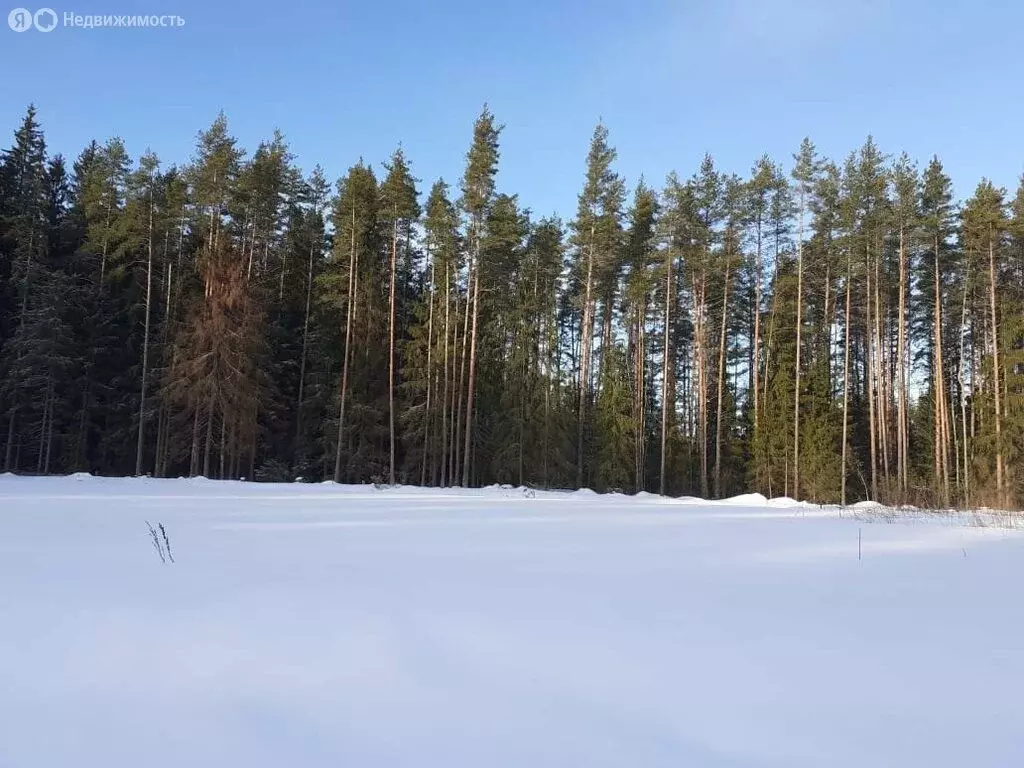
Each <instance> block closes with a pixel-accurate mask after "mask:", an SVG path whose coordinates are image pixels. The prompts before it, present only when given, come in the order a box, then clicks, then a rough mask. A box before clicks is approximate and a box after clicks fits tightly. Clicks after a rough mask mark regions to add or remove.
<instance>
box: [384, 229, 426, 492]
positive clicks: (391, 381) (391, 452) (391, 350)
mask: <svg viewBox="0 0 1024 768" xmlns="http://www.w3.org/2000/svg"><path fill="white" fill-rule="evenodd" d="M397 261H398V215H397V211H396V212H395V221H394V225H393V227H392V230H391V279H390V296H389V298H388V483H390V484H391V485H394V484H395V280H396V279H397V276H398V265H397ZM428 376H429V372H428ZM427 386H428V387H429V386H430V385H429V383H428V385H427ZM428 392H429V389H428ZM428 399H429V395H428ZM425 449H426V446H424V450H425ZM425 467H426V464H424V468H425Z"/></svg>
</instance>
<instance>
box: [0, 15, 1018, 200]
mask: <svg viewBox="0 0 1024 768" xmlns="http://www.w3.org/2000/svg"><path fill="white" fill-rule="evenodd" d="M50 2H51V3H52V5H51V7H53V8H54V10H56V11H57V12H58V15H63V13H64V12H65V11H72V12H74V13H77V14H94V13H95V14H136V13H145V14H178V15H180V16H182V17H183V18H184V19H185V20H186V24H185V26H184V27H183V28H172V29H100V30H98V29H90V30H84V29H68V28H61V27H58V28H57V29H56V30H54V31H53V32H51V33H48V34H42V33H39V32H36V31H30V32H26V33H22V34H17V33H14V32H12V31H11V30H9V29H8V28H7V27H6V26H4V27H2V28H0V71H3V73H4V76H3V85H2V86H0V131H2V133H3V134H4V138H3V140H2V141H0V146H6V145H8V144H9V138H8V137H9V136H10V134H11V132H12V131H13V130H14V128H15V127H16V125H17V123H18V122H19V120H20V119H21V117H22V115H23V112H24V109H25V106H26V105H27V104H28V103H29V102H35V104H36V105H37V107H38V108H39V112H40V117H41V120H42V121H43V125H44V128H45V130H46V135H47V140H48V142H49V145H50V147H51V150H52V151H55V152H57V151H59V152H63V153H64V154H66V155H68V156H74V155H76V154H77V153H78V151H79V150H80V149H81V147H82V146H83V145H84V144H85V143H86V142H87V141H88V140H89V139H91V138H94V137H95V138H97V139H101V140H102V139H104V138H106V137H108V136H111V135H115V134H116V135H120V136H123V137H124V138H125V140H126V141H127V144H128V148H129V150H130V151H131V152H132V153H133V155H136V156H137V155H138V154H139V153H141V152H142V151H144V150H145V149H147V148H152V149H153V150H154V151H156V152H157V153H158V154H159V155H160V157H161V159H162V160H163V161H164V162H165V163H170V162H179V163H180V162H184V161H187V160H188V159H189V158H190V157H191V154H192V150H193V146H194V140H195V136H196V133H197V132H198V131H199V130H200V129H202V128H204V127H206V126H207V125H208V124H209V123H210V122H211V121H212V119H213V118H214V117H215V115H216V113H217V111H218V110H219V109H224V111H225V112H226V114H227V116H228V119H229V123H230V125H231V128H232V131H233V133H234V134H235V135H236V136H237V137H238V139H239V141H240V143H241V145H242V146H244V147H246V148H248V149H249V150H250V151H251V150H252V149H254V148H255V146H256V144H257V143H258V142H259V140H260V139H261V138H265V137H267V136H269V135H270V133H271V132H272V130H273V129H274V128H275V127H277V128H280V129H281V130H282V131H283V132H284V134H285V135H286V137H287V139H288V141H289V143H290V145H291V147H292V150H293V152H294V153H295V155H296V156H297V160H298V162H299V164H300V165H301V167H302V168H303V169H305V170H309V169H310V168H311V167H312V166H313V164H314V163H316V162H320V163H321V164H322V165H324V167H325V169H326V170H327V172H328V175H329V177H330V178H331V179H332V180H334V179H335V178H337V176H338V175H340V174H341V173H343V172H344V170H345V169H346V168H347V167H348V166H349V165H351V164H352V163H353V162H355V161H357V160H358V159H359V158H360V157H363V158H365V159H366V160H367V161H370V162H373V163H375V164H376V163H379V162H380V161H382V160H384V159H386V157H387V156H388V155H389V153H390V152H391V151H392V150H393V149H394V147H395V146H396V145H398V143H399V142H401V143H402V145H403V147H404V148H405V150H406V153H407V155H408V156H409V158H410V160H411V162H412V164H413V170H414V172H415V174H416V175H417V176H418V177H419V178H420V179H422V183H421V185H420V186H421V190H425V189H426V188H427V187H428V186H429V184H430V182H431V181H432V180H433V179H435V178H436V177H438V176H444V177H445V179H446V180H448V181H449V182H451V183H455V182H457V180H458V177H459V175H460V174H461V172H462V165H463V157H464V154H465V151H466V149H467V147H468V144H469V141H470V137H471V128H472V122H473V119H474V118H475V116H476V115H477V113H478V112H479V111H480V108H481V106H482V105H483V103H484V102H487V103H489V104H490V106H491V108H492V110H493V111H494V112H495V114H496V116H497V117H498V119H499V121H501V122H502V123H504V124H505V131H504V133H503V134H502V146H501V149H502V157H501V167H500V172H499V179H498V185H499V188H500V189H501V190H502V191H505V192H511V193H518V194H519V195H520V199H521V201H522V203H523V204H524V205H527V206H529V207H530V208H531V209H533V210H534V211H535V212H536V213H538V214H546V213H552V212H556V213H559V214H561V215H563V216H564V217H566V218H568V217H571V216H572V214H573V212H574V210H575V201H576V194H577V192H578V190H579V188H580V186H581V184H582V176H583V163H584V158H585V155H586V150H587V144H588V141H589V138H590V135H591V132H592V130H593V127H594V124H595V122H596V121H597V120H598V118H602V119H603V120H604V122H605V123H606V124H607V125H608V127H609V130H610V132H611V140H612V143H613V144H614V145H615V146H616V148H617V149H618V151H619V163H618V168H619V170H620V172H621V173H622V174H623V175H624V176H625V177H626V178H627V180H628V181H629V183H630V184H631V185H632V184H633V183H635V181H636V180H637V178H638V177H639V176H640V174H644V175H645V176H646V178H647V180H648V181H649V182H651V183H654V184H656V185H660V184H661V182H662V180H663V179H664V176H665V174H666V173H667V172H668V171H669V170H672V169H676V170H678V171H679V173H680V174H682V175H684V176H688V175H689V174H691V173H692V172H693V171H694V169H695V168H696V167H697V165H698V163H699V161H700V158H701V156H702V155H703V154H704V153H705V152H710V153H712V155H713V156H714V157H715V159H716V162H717V163H718V165H719V166H720V167H721V168H723V169H724V170H728V171H735V172H738V173H745V172H746V171H747V170H748V169H749V168H750V166H751V165H752V164H753V162H754V161H755V160H756V159H757V158H758V157H759V156H760V155H761V154H762V153H765V152H767V153H769V154H770V155H771V156H772V157H774V158H775V159H776V160H780V161H785V162H786V163H787V164H788V163H789V160H790V157H791V155H792V153H793V152H794V151H795V150H796V148H797V146H798V144H799V142H800V139H801V138H802V137H803V136H805V135H809V136H810V137H811V138H812V139H813V140H814V141H815V143H816V144H817V145H818V147H819V149H820V150H821V151H822V152H823V153H824V154H827V155H829V156H833V157H836V158H837V159H839V158H841V157H842V156H843V155H844V154H845V153H846V152H848V151H849V150H851V149H853V148H855V147H857V146H859V145H860V143H861V142H862V141H863V139H864V138H865V136H866V135H867V134H868V133H872V134H874V136H875V137H876V139H877V140H878V142H879V144H880V145H881V147H882V149H883V150H884V151H886V152H888V153H893V154H896V153H898V152H900V151H902V150H906V151H907V152H909V153H910V154H911V155H912V156H913V157H915V158H916V159H918V160H919V161H921V162H922V163H923V162H924V161H926V160H927V159H928V158H929V157H930V156H931V155H932V154H933V153H934V154H938V155H939V156H940V158H941V159H942V160H943V162H944V163H945V165H946V168H947V170H948V171H949V173H950V174H951V175H952V177H953V180H954V183H955V184H956V188H957V194H958V196H961V197H962V196H966V195H969V194H970V192H971V191H972V189H973V186H974V184H975V183H976V182H977V181H978V180H979V179H980V177H981V176H983V175H985V176H988V177H990V178H992V179H993V180H994V181H996V183H998V184H1002V185H1005V186H1008V187H1010V188H1014V187H1015V186H1016V184H1017V180H1018V178H1019V176H1020V173H1021V172H1022V171H1024V141H1022V138H1024V131H1022V127H1024V100H1022V99H1021V98H1020V93H1021V86H1022V84H1024V53H1022V52H1021V48H1020V39H1019V35H1020V30H1021V29H1022V28H1024V3H1020V2H1015V1H1014V0H1006V1H1005V2H1004V1H1002V0H998V1H997V0H988V1H986V0H981V2H974V3H971V2H967V1H966V0H931V1H930V2H929V1H926V0H910V1H907V2H899V1H898V0H892V2H883V1H882V0H859V1H858V2H856V3H851V2H828V1H827V0H717V1H710V0H709V1H708V2H681V1H678V0H677V2H669V1H668V0H632V1H631V2H625V1H621V0H620V2H611V1H610V0H542V1H539V2H522V1H520V2H511V0H474V1H472V2H471V1H470V0H431V1H427V0H377V1H376V2H374V1H373V0H362V1H361V2H351V1H350V0H341V1H340V2H333V3H330V2H305V1H303V0H295V1H293V2H289V3H271V2H267V0H253V1H252V2H245V3H243V2H240V1H239V0H229V1H228V2H220V3H212V2H200V1H199V0H145V1H144V2H140V1H139V0H77V2H76V3H75V5H73V6H70V5H68V6H65V5H61V4H60V3H59V2H58V0H50ZM8 4H9V5H11V6H12V7H13V5H14V3H13V2H9V3H8ZM19 4H20V3H19ZM26 4H27V3H26ZM30 7H31V9H32V10H35V5H34V4H33V5H32V6H30ZM6 10H9V9H5V13H4V14H3V15H4V16H6ZM378 167H379V166H378Z"/></svg>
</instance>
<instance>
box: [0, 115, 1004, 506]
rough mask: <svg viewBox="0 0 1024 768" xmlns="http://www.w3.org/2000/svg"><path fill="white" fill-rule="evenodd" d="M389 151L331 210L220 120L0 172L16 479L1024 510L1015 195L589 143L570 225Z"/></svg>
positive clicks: (874, 151) (269, 146)
mask: <svg viewBox="0 0 1024 768" xmlns="http://www.w3.org/2000/svg"><path fill="white" fill-rule="evenodd" d="M501 132H502V126H500V125H499V124H498V122H497V121H496V119H495V117H494V115H493V114H492V113H491V112H490V111H489V110H488V109H487V108H486V107H485V108H484V110H483V111H482V113H481V114H480V115H479V117H478V118H477V119H476V121H475V124H474V125H473V130H472V135H471V136H467V139H469V150H468V152H467V154H466V160H465V166H464V169H463V170H462V175H461V177H460V178H459V179H458V182H457V183H455V184H452V185H450V184H448V183H447V182H445V181H444V180H443V179H438V180H437V181H434V182H433V183H432V184H431V185H430V186H429V189H427V188H423V189H421V187H420V184H421V181H420V180H419V179H417V178H415V176H414V174H413V171H412V167H411V164H410V160H409V159H408V158H407V157H406V156H405V154H404V153H403V151H402V150H401V148H399V149H396V150H395V152H394V153H393V154H392V155H391V157H390V158H388V160H387V161H386V162H384V163H383V164H381V165H380V166H379V167H375V166H373V165H371V164H367V163H365V162H362V161H360V162H359V163H357V164H356V165H354V166H352V167H351V168H349V169H348V171H347V172H346V173H345V174H344V175H343V176H342V178H341V179H339V180H338V181H337V183H336V184H335V185H334V186H332V185H331V184H330V183H329V182H328V180H327V179H326V178H325V175H324V173H323V171H322V170H321V168H320V167H319V166H317V167H315V168H313V169H312V171H310V172H309V173H308V174H304V173H303V172H302V171H301V170H300V169H299V168H298V167H297V165H296V162H295V159H294V157H293V156H292V154H291V153H290V151H289V148H288V145H287V143H286V141H285V139H284V137H283V136H282V135H281V134H280V133H279V132H275V133H274V134H273V135H272V136H271V137H270V138H269V139H268V140H266V141H264V142H262V143H261V144H260V145H259V146H258V147H257V148H256V150H255V152H253V153H252V154H251V156H248V157H247V156H246V153H245V152H244V151H243V150H242V149H241V148H240V147H239V146H238V144H237V142H236V140H235V139H234V138H233V137H232V135H231V133H230V132H229V129H228V124H227V121H226V119H225V118H224V116H223V115H220V116H218V117H217V119H216V120H215V121H214V122H213V123H212V125H211V126H210V127H209V128H208V129H207V130H205V131H202V132H201V133H200V134H199V136H198V140H197V144H196V149H195V154H194V157H193V158H192V160H191V161H190V162H189V163H188V164H187V165H184V166H166V167H165V166H164V165H162V164H161V162H160V161H159V159H158V158H157V157H156V156H155V155H154V154H152V153H151V152H147V153H145V154H143V155H142V156H141V157H139V158H137V159H133V158H131V157H130V156H129V154H128V152H127V150H126V148H125V144H124V142H123V141H122V140H121V139H119V138H112V139H109V140H106V141H105V142H103V143H99V142H97V141H92V142H91V143H89V144H88V145H87V146H86V147H85V149H84V150H83V151H82V152H81V154H80V155H79V156H78V158H77V159H76V160H75V161H74V162H73V164H72V165H71V167H70V168H69V167H68V166H67V163H66V162H65V160H64V158H63V157H62V156H60V155H53V156H50V155H49V154H48V153H47V150H46V144H45V139H44V136H43V132H42V129H41V127H40V125H39V122H38V119H37V115H36V111H35V109H34V108H32V107H30V108H29V109H28V112H27V114H26V115H25V118H24V120H23V122H22V123H21V125H20V127H19V128H18V130H17V131H16V132H15V134H14V137H13V142H12V145H11V147H10V148H9V149H7V150H5V151H4V152H3V154H2V158H0V460H2V465H3V468H4V470H5V471H12V472H26V473H63V472H71V471H90V472H94V473H102V474H113V475H126V474H135V475H143V474H148V475H153V476H160V477H167V476H180V475H204V476H207V477H214V478H245V479H257V480H294V479H296V478H301V479H303V480H307V481H314V480H324V479H328V480H335V481H338V482H370V481H373V482H384V483H396V482H403V483H416V484H422V485H440V486H448V485H462V486H470V485H482V484H489V483H495V482H500V483H516V484H533V485H539V486H545V487H584V486H587V487H592V488H595V489H598V490H623V491H642V490H647V491H657V492H660V493H665V494H694V495H700V496H703V497H722V496H728V495H732V494H736V493H740V492H746V491H757V492H762V493H764V494H766V495H768V496H779V495H787V496H792V497H796V498H799V499H807V500H812V501H818V502H840V503H849V502H852V501H856V500H860V499H872V500H879V501H884V502H890V503H916V504H921V505H931V506H948V505H962V506H966V505H981V504H984V505H990V506H995V507H1009V506H1012V505H1018V504H1020V503H1021V501H1022V499H1024V455H1022V451H1021V449H1022V448H1024V429H1022V426H1024V408H1022V404H1024V184H1022V185H1021V187H1019V188H1018V190H1017V191H1016V194H1015V195H1014V196H1013V197H1012V198H1011V197H1010V196H1009V195H1008V193H1007V192H1006V191H1005V190H1004V189H1001V188H998V187H996V186H995V185H993V184H992V183H991V182H989V181H987V180H984V179H983V180H982V181H981V182H980V183H979V184H978V185H977V187H976V189H975V190H974V192H973V194H972V196H971V197H970V198H969V199H967V200H965V201H962V202H958V201H957V200H956V199H955V197H954V193H953V189H952V184H951V181H950V179H949V177H948V176H947V175H946V173H945V172H944V170H943V167H942V164H941V163H940V161H939V160H938V158H932V159H931V160H929V161H928V162H927V163H926V164H924V165H923V166H918V165H917V164H916V163H915V162H914V161H913V160H911V159H910V158H909V157H907V155H906V154H902V155H899V156H896V157H891V156H887V155H885V154H883V152H882V151H881V150H880V149H879V148H878V146H877V145H876V144H875V142H874V141H873V140H872V139H871V138H870V137H869V138H868V139H867V140H866V141H865V143H864V144H863V146H861V147H860V148H858V149H856V150H855V151H853V152H851V153H850V154H849V155H848V156H847V157H845V158H843V159H842V160H840V161H834V160H830V159H828V158H824V157H822V156H820V155H819V153H818V152H817V151H816V149H815V147H814V145H813V144H812V143H811V141H810V140H807V139H805V140H804V141H803V142H802V143H801V144H800V146H799V148H798V150H797V152H796V153H795V154H794V156H793V159H792V162H791V163H789V164H788V167H784V166H783V165H782V164H779V163H777V162H775V161H773V160H772V159H771V158H769V157H767V156H763V157H761V158H759V159H758V160H757V161H756V162H755V163H754V164H753V167H752V168H751V170H750V172H749V174H748V175H747V176H746V177H745V178H741V177H739V176H736V175H733V174H729V173H724V172H722V171H721V170H719V169H718V168H716V166H715V164H714V161H713V159H712V158H711V157H710V156H705V157H704V158H703V159H702V160H701V161H700V163H699V165H698V166H697V169H696V171H695V172H693V173H692V175H690V176H688V177H683V176H681V175H678V174H676V173H672V174H670V175H669V176H668V178H667V179H666V180H665V182H664V185H663V186H662V187H661V188H660V189H656V188H654V187H652V186H649V185H648V184H647V183H646V182H645V181H644V180H643V179H641V180H639V181H638V182H637V183H636V185H635V186H634V187H632V188H631V189H627V185H626V182H625V180H624V179H623V178H622V176H620V175H619V173H618V172H617V171H616V169H615V163H616V152H615V150H614V148H613V147H612V146H611V144H610V142H609V135H608V130H607V129H606V127H605V126H604V125H601V124H599V125H598V126H597V127H596V129H595V131H594V134H593V137H592V140H591V145H590V150H589V153H588V155H587V158H586V173H585V176H584V178H583V180H582V181H583V184H582V189H581V191H580V193H579V198H578V207H577V211H576V214H575V216H574V218H573V219H572V220H571V221H569V222H563V221H562V220H560V219H559V218H557V217H554V216H547V217H538V216H535V215H534V214H533V213H532V212H531V211H530V210H529V208H528V207H526V206H525V205H524V204H523V203H522V202H521V201H520V200H519V198H518V197H517V196H516V195H514V194H509V193H507V192H502V191H499V190H498V189H497V187H496V173H497V169H498V163H499V156H500V137H501Z"/></svg>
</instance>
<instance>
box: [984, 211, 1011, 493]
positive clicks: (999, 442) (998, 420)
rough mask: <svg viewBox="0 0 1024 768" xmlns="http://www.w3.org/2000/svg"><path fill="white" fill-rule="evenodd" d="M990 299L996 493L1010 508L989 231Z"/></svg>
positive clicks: (992, 250)
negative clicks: (1004, 463)
mask: <svg viewBox="0 0 1024 768" xmlns="http://www.w3.org/2000/svg"><path fill="white" fill-rule="evenodd" d="M988 297H989V307H990V309H991V311H992V385H993V390H994V392H995V406H996V412H995V427H996V492H997V493H998V495H999V503H1000V504H1001V505H1002V506H1003V507H1004V508H1005V507H1007V506H1009V498H1008V497H1007V494H1006V488H1005V486H1004V479H1003V472H1004V469H1003V432H1002V429H1003V416H1002V396H1001V392H1000V385H999V376H1000V373H1001V371H1000V370H999V320H998V318H997V316H996V251H995V242H994V235H993V233H992V231H991V228H990V229H989V238H988Z"/></svg>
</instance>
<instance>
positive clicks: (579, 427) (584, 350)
mask: <svg viewBox="0 0 1024 768" xmlns="http://www.w3.org/2000/svg"><path fill="white" fill-rule="evenodd" d="M594 236H595V230H594V227H593V226H591V227H590V248H589V249H588V253H587V281H586V286H585V288H584V296H583V318H582V321H581V323H582V327H581V328H580V335H581V345H580V387H579V389H580V402H579V413H578V415H577V424H576V487H577V488H582V487H583V431H584V429H585V427H586V418H587V401H588V400H589V396H590V358H591V347H592V345H593V335H594V328H593V325H594V320H593V308H592V307H591V301H592V298H591V291H592V288H593V279H594Z"/></svg>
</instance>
